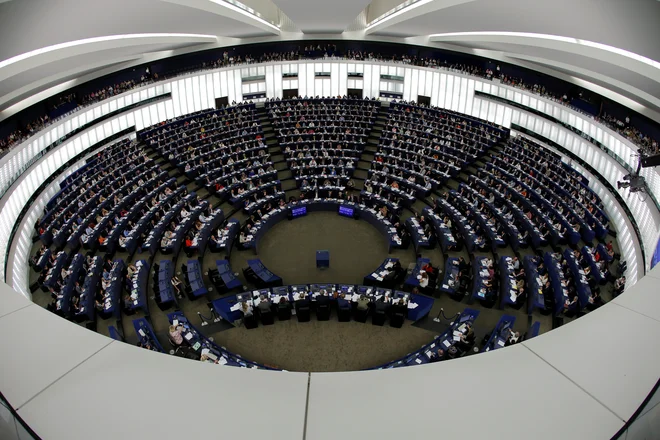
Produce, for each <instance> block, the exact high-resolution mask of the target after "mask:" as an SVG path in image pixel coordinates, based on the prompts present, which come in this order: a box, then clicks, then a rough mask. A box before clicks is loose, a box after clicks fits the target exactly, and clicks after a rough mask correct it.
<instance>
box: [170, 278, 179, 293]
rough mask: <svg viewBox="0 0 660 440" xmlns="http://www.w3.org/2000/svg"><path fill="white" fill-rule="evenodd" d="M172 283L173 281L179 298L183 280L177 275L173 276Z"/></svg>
mask: <svg viewBox="0 0 660 440" xmlns="http://www.w3.org/2000/svg"><path fill="white" fill-rule="evenodd" d="M171 283H172V287H174V292H175V293H176V296H177V297H178V298H181V280H179V279H178V278H177V277H176V276H173V277H172V280H171Z"/></svg>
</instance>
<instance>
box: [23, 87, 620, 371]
mask: <svg viewBox="0 0 660 440" xmlns="http://www.w3.org/2000/svg"><path fill="white" fill-rule="evenodd" d="M60 186H61V190H60V191H59V192H58V193H57V194H56V195H55V196H53V198H52V199H51V200H50V202H49V203H48V204H47V207H46V211H45V212H44V215H43V216H42V218H41V219H40V220H39V222H38V224H37V225H36V226H35V228H36V230H37V234H38V236H39V240H40V242H41V243H40V244H39V245H37V246H35V247H36V250H35V253H34V255H33V257H32V259H31V261H30V263H31V266H32V267H33V269H34V270H35V275H34V277H33V278H35V283H34V284H33V287H34V288H38V287H40V288H41V289H42V290H43V291H44V292H45V293H44V294H43V295H44V297H43V298H45V300H44V301H42V303H48V304H47V306H48V308H49V309H50V310H52V311H53V312H55V313H57V314H59V315H61V316H63V317H65V318H68V319H72V320H75V321H77V322H80V323H85V325H87V326H88V327H89V328H92V329H97V328H98V331H101V332H107V333H108V334H110V335H111V336H113V337H115V338H118V339H122V340H126V341H128V342H131V343H135V344H138V345H140V346H141V347H144V348H146V349H150V350H155V351H160V352H170V353H171V354H174V355H177V356H183V357H188V358H191V359H196V360H202V361H204V362H213V363H217V364H222V365H232V366H241V367H247V368H276V367H274V366H270V365H265V364H258V363H254V362H251V361H248V360H245V359H243V358H242V357H241V356H240V355H238V354H235V353H233V352H232V351H230V350H229V349H227V348H225V347H222V346H220V345H219V344H217V343H216V342H214V339H213V337H212V336H209V335H210V334H213V333H214V332H216V331H218V330H217V326H222V325H225V326H228V327H234V326H240V327H244V328H242V329H239V331H248V330H250V329H253V328H256V327H259V323H261V324H262V325H270V324H273V323H274V322H275V321H276V320H278V321H286V320H290V319H292V316H294V315H295V316H296V318H297V320H298V321H300V322H305V321H308V320H310V319H311V317H312V316H314V315H315V316H316V319H318V320H319V321H326V320H329V319H332V317H333V316H334V315H336V317H337V319H338V320H339V321H358V322H366V321H367V319H368V317H369V316H370V317H371V321H372V323H373V324H375V325H383V324H384V323H386V322H387V321H389V324H390V325H391V326H392V327H398V328H400V327H402V326H403V325H404V324H405V325H413V323H415V325H429V324H424V323H425V322H427V323H428V322H432V321H433V319H432V318H433V315H432V314H431V311H432V309H434V301H438V300H443V301H444V298H445V297H447V298H450V299H451V301H452V302H454V303H455V304H456V306H457V307H459V308H464V311H462V312H459V313H458V314H457V315H456V316H454V317H451V318H450V319H447V322H449V324H447V325H446V327H444V328H443V329H442V331H437V332H436V336H435V337H433V338H430V339H431V340H430V342H429V343H428V344H426V345H424V346H423V347H422V348H421V349H419V350H417V351H415V352H411V353H408V354H406V355H405V356H403V357H401V358H400V359H396V360H393V361H392V362H390V363H387V364H385V365H382V366H380V367H376V368H394V367H400V366H406V365H417V364H421V363H427V362H436V361H439V360H444V359H453V358H456V357H460V356H464V355H468V354H471V353H474V352H475V351H480V350H481V351H490V350H494V349H498V348H500V347H503V346H506V345H510V344H512V343H515V342H517V341H520V340H523V339H524V338H526V337H527V338H529V337H533V336H535V335H536V334H538V333H539V328H540V323H539V322H536V323H535V324H534V325H532V326H531V327H527V326H526V325H527V319H528V318H529V322H531V321H532V320H533V319H534V318H536V319H547V320H550V321H551V323H550V324H549V327H554V326H555V325H561V322H562V320H563V319H571V318H572V317H576V316H578V317H579V316H581V315H582V314H584V313H586V312H588V311H589V310H593V309H594V308H596V307H598V306H599V305H600V304H602V302H603V299H602V297H601V288H602V286H604V285H605V284H607V283H610V282H612V281H613V280H614V278H615V276H614V273H618V274H621V273H623V270H625V262H620V264H619V265H618V266H619V267H616V268H615V267H614V266H613V264H612V263H613V262H614V261H615V260H618V259H619V256H618V255H617V254H616V253H615V248H614V244H613V242H612V241H611V240H610V241H607V237H608V235H609V234H610V230H609V220H608V218H607V215H606V214H605V212H604V208H603V204H602V202H601V201H600V199H599V198H598V196H597V195H596V194H595V193H594V192H593V191H592V190H591V189H590V188H589V182H588V180H587V179H586V178H585V177H584V176H582V175H580V174H579V173H578V172H577V171H576V170H575V169H573V168H571V166H570V165H569V164H568V163H566V162H564V161H562V158H561V157H559V156H558V155H556V154H555V153H553V152H551V151H550V150H548V149H546V148H545V147H543V146H541V145H539V144H537V143H535V142H533V141H531V140H529V139H527V138H524V137H520V136H513V135H512V134H511V133H509V130H507V129H504V128H502V127H499V126H497V125H495V124H492V123H489V122H487V121H483V120H480V119H476V118H474V117H471V116H467V115H463V114H459V113H455V112H452V111H448V110H444V109H439V108H432V107H428V106H421V105H417V104H415V103H408V102H391V103H384V102H381V101H377V100H373V99H357V98H346V97H344V98H319V97H316V98H301V97H299V98H294V99H286V100H279V99H274V100H268V101H267V102H266V103H265V104H254V103H241V104H237V105H233V106H227V107H222V108H218V109H208V110H203V111H200V112H196V113H193V114H188V115H183V116H181V117H178V118H175V119H172V120H168V121H165V122H163V123H160V124H157V125H155V126H152V127H148V128H146V129H144V130H142V131H141V132H139V133H138V137H137V139H135V140H133V141H130V140H121V141H118V142H116V143H114V144H112V145H110V146H108V147H106V148H105V149H104V150H102V151H101V152H100V153H98V154H96V155H95V156H94V157H92V158H90V159H88V160H87V162H86V164H85V165H84V166H83V167H81V168H80V169H79V170H77V171H76V172H74V173H72V174H71V175H70V176H68V177H67V178H65V179H64V180H63V181H62V182H61V183H60ZM317 211H325V212H334V213H337V215H341V216H344V217H347V218H352V219H358V220H360V221H361V220H365V221H366V222H368V223H370V224H371V225H373V226H374V227H375V228H376V229H377V230H378V231H379V232H380V233H381V235H382V236H383V237H384V239H385V240H386V241H387V243H388V250H389V251H390V252H396V253H397V254H396V256H395V255H392V256H387V258H386V259H385V260H384V261H383V263H382V264H381V265H380V266H379V267H378V268H376V269H375V270H373V271H371V272H369V273H365V274H364V279H358V280H355V282H354V283H349V284H338V283H334V284H333V283H322V284H314V283H311V282H313V281H314V274H313V273H311V274H309V276H310V280H309V281H310V283H311V284H297V285H291V284H290V283H287V282H286V279H285V280H284V282H283V281H282V279H281V278H279V277H278V276H277V275H276V274H273V273H272V272H270V271H269V270H268V269H267V268H266V267H265V266H264V265H263V263H261V261H260V260H255V259H250V260H248V267H245V268H243V271H242V272H243V276H241V273H240V272H241V271H240V270H238V268H232V262H234V261H244V260H241V259H238V258H235V257H236V253H239V254H240V256H241V258H243V259H245V258H254V257H253V256H252V257H247V255H253V254H257V255H258V254H259V241H260V239H261V238H262V237H263V236H264V234H266V232H267V231H268V230H270V229H271V228H272V227H273V226H274V225H275V224H277V223H279V222H281V221H285V220H287V221H297V219H298V218H300V217H303V216H306V215H307V214H310V213H313V212H317ZM347 221H348V220H347ZM319 227H320V228H322V224H321V225H319ZM346 239H350V238H349V237H347V238H346ZM410 244H412V247H411V246H410ZM404 255H407V256H408V257H407V258H408V260H409V261H411V264H410V266H409V267H403V265H402V264H401V259H400V257H399V256H404ZM317 264H318V261H317ZM325 264H327V262H326V263H325ZM269 280H270V281H269ZM283 284H284V285H283ZM619 287H620V286H618V287H617V286H615V292H614V293H615V294H616V293H618V288H619ZM154 306H156V307H154ZM483 308H498V309H501V310H502V316H501V317H500V319H499V321H498V322H497V324H496V325H494V326H489V328H480V327H479V321H477V317H478V316H479V314H480V310H482V309H483ZM437 309H439V307H436V310H437ZM172 310H173V311H172ZM168 311H169V312H168ZM333 312H334V313H333ZM443 313H444V312H443ZM195 314H196V315H197V319H200V321H201V324H200V325H195V324H193V323H192V321H191V319H196V318H195ZM208 315H210V317H209V316H208ZM440 316H441V313H440V312H438V313H437V316H436V318H438V321H441V319H440ZM544 316H546V317H547V318H543V317H544ZM129 317H130V318H129ZM516 317H517V318H518V320H517V321H516ZM276 318H277V319H276ZM523 318H524V319H523ZM126 320H132V322H133V326H130V327H129V326H128V325H127V324H126V322H125V321H126ZM523 322H524V323H525V324H523ZM516 323H517V324H516ZM207 325H209V327H206V326H207ZM514 325H517V326H518V327H520V326H521V325H525V329H524V331H522V332H520V331H519V332H516V331H514V329H513V327H514ZM214 326H215V327H214ZM208 329H213V330H208ZM482 335H483V338H482V339H480V337H481V336H482ZM478 336H479V337H478ZM230 348H231V347H230Z"/></svg>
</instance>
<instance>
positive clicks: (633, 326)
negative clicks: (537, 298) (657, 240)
mask: <svg viewBox="0 0 660 440" xmlns="http://www.w3.org/2000/svg"><path fill="white" fill-rule="evenodd" d="M658 270H660V267H658V268H656V269H655V271H658ZM643 289H644V286H643V285H640V286H638V285H635V286H634V287H633V288H632V289H630V291H627V292H626V293H624V294H623V295H622V297H625V296H635V295H640V294H641V293H640V292H641V291H642V290H643ZM649 293H656V294H657V289H656V290H655V292H649ZM658 335H660V322H659V321H657V320H655V319H652V318H649V317H647V316H645V315H642V314H640V313H637V312H634V311H632V310H630V309H627V308H624V307H620V306H618V305H617V304H616V303H609V304H606V305H605V306H603V307H600V308H599V309H598V311H597V312H596V313H589V314H587V315H585V316H583V317H581V318H579V319H576V320H575V321H573V322H571V323H570V324H568V325H565V326H562V327H559V328H558V329H555V330H553V331H551V332H548V333H547V334H544V335H543V336H542V337H538V338H534V339H531V340H529V341H525V342H524V343H523V344H524V345H525V346H527V347H528V348H529V349H530V350H532V351H533V352H534V353H536V354H537V355H538V356H539V357H541V358H542V359H543V360H545V361H546V362H548V363H550V364H552V366H553V367H554V368H556V369H557V370H559V371H560V372H561V373H562V374H564V375H565V376H566V377H568V378H569V379H570V380H572V381H573V382H575V383H576V384H577V385H578V386H580V388H582V389H583V390H584V391H585V392H587V393H589V394H590V395H592V396H593V397H594V398H595V399H597V400H598V401H599V402H601V403H602V404H603V405H605V406H607V407H608V408H609V409H610V410H611V411H613V412H614V413H615V414H616V415H617V416H618V417H620V418H621V419H622V420H628V419H629V418H630V417H631V416H632V415H633V413H634V412H635V411H636V410H637V408H638V407H639V405H640V404H641V403H642V401H643V400H644V398H645V397H646V396H645V394H648V392H649V391H650V390H651V389H652V388H653V386H654V385H655V383H656V382H657V381H658V379H659V378H660V369H658V365H660V351H658V350H657V347H658V342H657V338H658Z"/></svg>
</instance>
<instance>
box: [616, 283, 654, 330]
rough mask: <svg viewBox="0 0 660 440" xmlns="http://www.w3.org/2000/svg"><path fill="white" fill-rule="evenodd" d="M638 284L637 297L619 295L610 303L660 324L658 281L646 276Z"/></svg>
mask: <svg viewBox="0 0 660 440" xmlns="http://www.w3.org/2000/svg"><path fill="white" fill-rule="evenodd" d="M651 273H656V271H653V272H651ZM639 284H640V285H641V286H642V287H641V288H640V290H639V293H638V294H637V295H621V296H619V297H617V298H616V299H614V301H612V302H613V303H614V304H617V305H620V306H621V307H625V308H627V309H630V310H632V311H634V312H637V313H640V314H642V315H644V316H647V317H649V318H652V319H655V320H656V321H659V322H660V281H658V279H657V278H654V277H651V276H648V277H644V278H642V279H641V280H640V281H639Z"/></svg>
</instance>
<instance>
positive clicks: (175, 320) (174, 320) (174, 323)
mask: <svg viewBox="0 0 660 440" xmlns="http://www.w3.org/2000/svg"><path fill="white" fill-rule="evenodd" d="M172 325H174V326H175V327H176V326H177V325H179V320H178V319H173V320H172Z"/></svg>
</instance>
